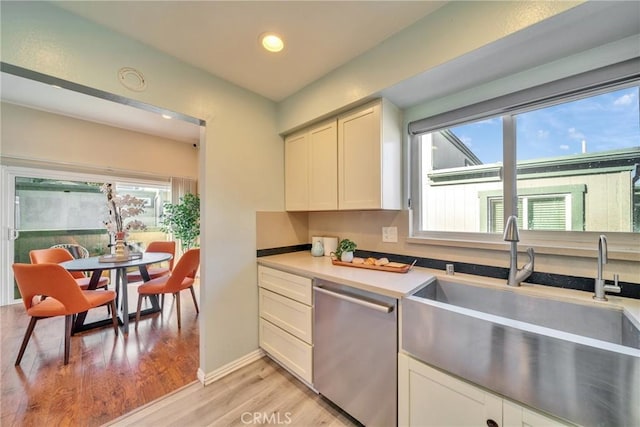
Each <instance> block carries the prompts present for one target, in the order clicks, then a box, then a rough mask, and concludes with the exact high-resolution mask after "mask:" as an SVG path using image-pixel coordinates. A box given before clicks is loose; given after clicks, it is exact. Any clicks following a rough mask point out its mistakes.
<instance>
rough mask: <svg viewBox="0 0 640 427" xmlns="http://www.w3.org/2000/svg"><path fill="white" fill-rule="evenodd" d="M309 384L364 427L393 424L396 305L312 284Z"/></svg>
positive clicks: (392, 301)
mask: <svg viewBox="0 0 640 427" xmlns="http://www.w3.org/2000/svg"><path fill="white" fill-rule="evenodd" d="M313 295H314V347H313V385H314V387H315V388H316V389H317V390H318V391H319V392H320V394H322V395H323V396H324V397H326V398H327V399H329V400H330V401H332V402H333V403H335V404H336V405H338V406H339V407H340V408H342V409H343V410H344V411H346V412H347V413H348V414H349V415H351V416H352V417H353V418H355V419H357V420H358V421H360V422H361V423H362V424H364V425H366V426H370V427H373V426H381V427H389V426H395V425H396V424H397V360H398V359H397V356H398V336H397V335H398V334H397V321H398V316H397V305H398V300H397V299H395V298H390V297H386V296H382V295H377V294H373V293H370V292H364V291H361V290H358V289H355V288H351V287H347V286H343V285H338V284H335V283H331V282H327V281H323V280H315V281H314V287H313Z"/></svg>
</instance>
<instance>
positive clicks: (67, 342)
mask: <svg viewBox="0 0 640 427" xmlns="http://www.w3.org/2000/svg"><path fill="white" fill-rule="evenodd" d="M72 326H73V315H72V314H69V315H66V316H64V364H65V365H67V364H69V353H70V352H71V329H72Z"/></svg>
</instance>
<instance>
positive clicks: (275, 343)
mask: <svg viewBox="0 0 640 427" xmlns="http://www.w3.org/2000/svg"><path fill="white" fill-rule="evenodd" d="M259 336H260V347H262V348H263V349H264V350H265V351H266V352H268V353H269V354H270V355H271V356H272V357H273V358H275V359H276V360H277V361H278V362H280V363H281V364H282V365H283V366H284V367H286V368H287V369H289V370H290V371H291V372H293V373H294V374H296V375H298V376H299V377H300V378H302V379H303V380H305V381H306V382H308V383H309V384H311V382H312V381H313V371H312V369H313V353H312V347H311V346H310V345H309V344H307V343H305V342H303V341H301V340H299V339H298V338H296V337H294V336H293V335H291V334H289V333H287V332H285V331H283V330H282V329H280V328H278V327H277V326H275V325H273V324H271V323H270V322H268V321H266V320H264V319H262V318H261V319H260V331H259Z"/></svg>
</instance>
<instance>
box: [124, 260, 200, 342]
mask: <svg viewBox="0 0 640 427" xmlns="http://www.w3.org/2000/svg"><path fill="white" fill-rule="evenodd" d="M199 266H200V249H199V248H195V249H189V250H188V251H187V252H185V253H184V254H183V255H182V257H181V258H180V260H179V261H178V263H177V264H176V267H175V268H174V269H173V271H172V272H171V274H170V275H169V276H163V277H158V278H157V279H153V280H150V281H148V282H145V283H143V284H142V285H140V286H138V308H137V310H136V330H137V329H138V322H139V321H140V308H141V306H142V298H143V297H145V296H149V295H159V294H162V295H164V294H173V296H174V297H175V299H176V311H177V314H178V329H180V327H181V324H180V291H183V290H185V289H187V288H188V289H190V290H191V297H192V298H193V304H194V305H195V306H196V313H200V310H199V309H198V302H197V301H196V293H195V291H194V290H193V283H194V282H195V279H194V277H195V273H196V271H197V270H198V267H199Z"/></svg>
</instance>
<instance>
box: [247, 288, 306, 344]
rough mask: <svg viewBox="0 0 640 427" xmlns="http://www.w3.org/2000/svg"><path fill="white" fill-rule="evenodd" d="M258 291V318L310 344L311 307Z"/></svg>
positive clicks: (261, 289) (261, 290)
mask: <svg viewBox="0 0 640 427" xmlns="http://www.w3.org/2000/svg"><path fill="white" fill-rule="evenodd" d="M259 289H260V317H262V318H263V319H265V320H268V321H269V322H271V323H273V324H274V325H276V326H279V327H281V328H282V329H284V330H285V331H287V332H289V333H290V334H292V335H295V336H296V337H298V338H300V339H301V340H302V341H304V342H306V343H307V344H312V341H311V322H312V314H311V307H309V306H308V305H304V304H302V303H299V302H297V301H294V300H291V299H289V298H286V297H283V296H282V295H278V294H276V293H273V292H271V291H268V290H266V289H263V288H259Z"/></svg>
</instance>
